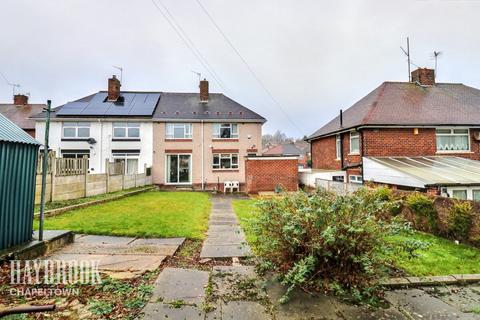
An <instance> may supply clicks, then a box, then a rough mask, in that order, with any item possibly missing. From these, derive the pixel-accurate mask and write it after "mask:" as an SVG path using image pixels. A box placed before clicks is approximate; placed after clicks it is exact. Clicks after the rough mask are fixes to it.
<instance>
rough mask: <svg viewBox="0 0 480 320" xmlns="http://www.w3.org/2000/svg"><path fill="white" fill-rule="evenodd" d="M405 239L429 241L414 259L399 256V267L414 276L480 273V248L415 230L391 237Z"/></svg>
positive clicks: (397, 261) (397, 262) (397, 260)
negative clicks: (407, 233) (425, 247)
mask: <svg viewBox="0 0 480 320" xmlns="http://www.w3.org/2000/svg"><path fill="white" fill-rule="evenodd" d="M405 239H412V240H421V241H424V242H427V243H429V247H428V248H427V249H426V250H422V251H420V252H419V253H420V256H419V257H418V258H414V259H406V258H401V257H398V258H397V259H396V261H395V264H396V265H397V267H399V268H401V269H403V270H404V271H405V272H407V273H408V274H410V275H412V276H434V275H449V274H462V273H464V274H465V273H480V250H479V249H477V248H474V247H470V246H467V245H464V244H458V245H457V244H455V243H454V242H453V241H451V240H447V239H443V238H440V237H436V236H434V235H431V234H426V233H421V232H415V233H414V234H413V235H398V236H394V237H390V240H391V241H394V242H395V241H401V240H405Z"/></svg>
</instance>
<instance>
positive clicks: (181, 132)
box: [166, 123, 192, 139]
mask: <svg viewBox="0 0 480 320" xmlns="http://www.w3.org/2000/svg"><path fill="white" fill-rule="evenodd" d="M166 138H167V139H192V124H191V123H167V128H166Z"/></svg>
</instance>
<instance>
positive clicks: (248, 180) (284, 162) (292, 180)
mask: <svg viewBox="0 0 480 320" xmlns="http://www.w3.org/2000/svg"><path fill="white" fill-rule="evenodd" d="M245 184H246V192H247V193H258V192H262V191H275V189H276V188H277V186H280V187H281V188H282V190H283V191H297V190H298V158H297V157H271V156H268V157H261V156H252V157H247V158H246V160H245Z"/></svg>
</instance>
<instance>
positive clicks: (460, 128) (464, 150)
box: [435, 127, 472, 153]
mask: <svg viewBox="0 0 480 320" xmlns="http://www.w3.org/2000/svg"><path fill="white" fill-rule="evenodd" d="M438 130H450V133H438V132H437V131H438ZM455 130H467V133H455ZM439 136H447V137H461V136H466V137H467V144H468V149H462V150H441V149H439V144H438V137H439ZM435 149H436V152H437V153H467V152H471V150H472V143H471V141H470V128H465V127H437V128H435Z"/></svg>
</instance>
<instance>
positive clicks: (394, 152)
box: [311, 128, 480, 170]
mask: <svg viewBox="0 0 480 320" xmlns="http://www.w3.org/2000/svg"><path fill="white" fill-rule="evenodd" d="M479 131H480V130H473V129H471V130H470V135H471V136H470V150H471V152H469V153H458V154H453V153H448V155H451V156H459V157H464V158H469V159H474V160H480V144H479V142H478V141H476V140H475V139H474V138H473V134H474V133H475V132H479ZM362 136H363V139H362ZM362 141H363V144H364V145H363V146H362ZM311 147H312V168H313V169H327V170H341V169H342V168H341V163H340V160H336V159H335V158H336V153H335V136H330V137H325V138H321V139H318V140H314V141H312V143H311ZM342 149H343V166H344V167H348V166H355V165H358V164H360V163H361V161H362V158H361V157H362V155H361V154H362V152H364V156H369V157H385V156H411V157H414V156H434V155H439V154H438V153H437V143H436V136H435V129H434V128H418V134H414V131H413V128H395V129H387V128H384V129H364V130H362V131H361V132H360V155H350V154H349V153H350V133H348V132H347V133H343V134H342Z"/></svg>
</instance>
